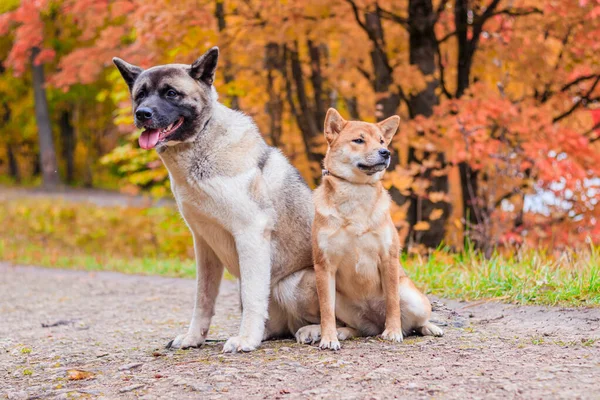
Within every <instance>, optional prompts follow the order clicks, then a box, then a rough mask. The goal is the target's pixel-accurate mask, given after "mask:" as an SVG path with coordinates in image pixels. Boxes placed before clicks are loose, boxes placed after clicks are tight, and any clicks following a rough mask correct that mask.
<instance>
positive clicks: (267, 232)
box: [223, 217, 272, 353]
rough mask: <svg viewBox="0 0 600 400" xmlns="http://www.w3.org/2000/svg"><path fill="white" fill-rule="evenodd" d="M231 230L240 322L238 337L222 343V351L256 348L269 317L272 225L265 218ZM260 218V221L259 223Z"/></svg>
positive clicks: (231, 351) (229, 351)
mask: <svg viewBox="0 0 600 400" xmlns="http://www.w3.org/2000/svg"><path fill="white" fill-rule="evenodd" d="M256 220H257V221H259V222H254V223H253V225H251V226H248V227H245V228H244V229H243V232H237V233H234V240H235V245H236V249H237V252H238V258H239V264H240V290H241V298H242V322H241V324H240V331H239V334H238V336H233V337H231V338H230V339H229V340H227V342H226V343H225V346H224V347H223V352H225V353H236V352H238V351H252V350H255V349H256V348H257V347H258V346H259V345H260V343H261V341H262V339H263V335H264V331H265V321H266V319H267V317H268V308H269V290H270V280H271V243H270V241H271V229H272V228H271V226H270V224H269V223H268V222H267V218H266V217H264V218H260V217H258V218H256ZM260 221H262V223H261V222H260Z"/></svg>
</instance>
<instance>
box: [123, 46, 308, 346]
mask: <svg viewBox="0 0 600 400" xmlns="http://www.w3.org/2000/svg"><path fill="white" fill-rule="evenodd" d="M218 56H219V51H218V49H217V48H216V47H215V48H212V49H211V50H209V51H208V52H207V53H206V54H204V55H203V56H202V57H200V58H199V59H198V60H197V61H196V62H195V63H194V64H192V65H184V64H169V65H163V66H158V67H153V68H150V69H147V70H143V69H142V68H139V67H136V66H134V65H131V64H128V63H126V62H125V61H123V60H120V59H117V58H116V59H114V63H115V64H116V66H117V67H118V68H119V71H120V72H121V75H122V76H123V78H124V79H125V81H126V82H127V84H128V85H129V89H130V91H131V96H132V99H133V109H134V114H135V122H136V125H137V126H138V127H139V128H145V131H144V132H143V133H142V135H141V136H140V146H141V147H143V148H146V149H151V148H156V150H157V151H158V154H159V155H160V158H161V159H162V161H163V162H164V164H165V166H166V167H167V169H168V171H169V177H170V180H171V188H172V191H173V195H174V197H175V200H176V201H177V205H178V207H179V210H180V212H181V214H182V215H183V217H184V219H185V221H186V223H187V225H188V226H189V228H190V230H191V231H192V235H193V238H194V249H195V253H196V263H197V292H196V304H195V308H194V313H193V316H192V321H191V323H190V327H189V330H188V332H187V333H186V334H183V335H180V336H177V337H176V338H175V339H174V340H173V341H171V342H170V344H169V346H170V347H175V348H187V347H197V346H199V345H201V344H202V343H203V342H204V340H205V338H206V336H207V334H208V328H209V326H210V321H211V318H212V316H213V314H214V305H215V299H216V297H217V294H218V291H219V284H220V282H221V277H222V275H223V267H226V268H227V269H228V270H229V272H231V273H232V274H233V275H235V276H236V277H238V278H239V279H240V286H241V290H240V292H241V302H242V321H241V326H240V330H239V334H238V335H237V336H234V337H232V338H230V339H229V340H228V341H227V342H226V343H225V346H224V348H223V351H225V352H236V351H250V350H254V349H256V347H257V346H258V345H259V344H260V343H261V341H262V340H263V339H266V338H270V337H277V336H284V335H293V333H295V332H296V330H297V329H298V328H300V327H302V326H304V325H306V324H307V323H317V322H318V312H319V310H318V301H317V293H316V288H315V279H314V270H313V267H312V260H311V245H310V226H311V223H312V219H313V215H314V210H313V205H312V201H311V192H310V189H309V188H308V187H307V186H306V184H305V183H304V181H303V180H302V178H301V177H300V175H299V173H298V171H297V170H296V169H295V168H294V167H292V166H291V165H290V163H289V162H288V161H287V159H286V158H285V157H284V156H283V154H282V153H281V152H280V151H279V150H277V149H275V148H272V147H269V146H267V144H266V143H265V142H264V140H263V139H262V137H261V135H260V133H259V132H258V129H257V128H256V126H255V125H254V123H253V121H252V120H251V119H250V118H249V117H247V116H245V115H244V114H242V113H240V112H237V111H234V110H231V109H229V108H227V107H225V106H224V105H222V104H220V103H219V102H218V101H217V93H216V91H215V89H214V87H213V85H212V84H213V80H214V76H215V69H216V66H217V59H218ZM267 318H268V322H267V323H266V327H265V321H267Z"/></svg>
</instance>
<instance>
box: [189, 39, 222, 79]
mask: <svg viewBox="0 0 600 400" xmlns="http://www.w3.org/2000/svg"><path fill="white" fill-rule="evenodd" d="M218 60H219V48H218V47H216V46H215V47H213V48H212V49H210V50H208V51H207V52H206V53H204V54H202V55H201V56H200V58H199V59H197V60H196V61H195V62H194V63H193V64H192V68H191V69H190V75H191V76H192V78H194V79H196V80H199V81H202V82H204V83H206V84H207V85H209V86H210V85H212V84H213V82H214V81H215V71H216V69H217V61H218Z"/></svg>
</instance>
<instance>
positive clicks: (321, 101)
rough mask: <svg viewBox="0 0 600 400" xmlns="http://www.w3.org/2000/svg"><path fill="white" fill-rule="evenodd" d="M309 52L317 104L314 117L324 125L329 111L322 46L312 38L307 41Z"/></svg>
mask: <svg viewBox="0 0 600 400" xmlns="http://www.w3.org/2000/svg"><path fill="white" fill-rule="evenodd" d="M307 45H308V53H309V55H310V70H311V75H310V81H311V84H312V87H313V97H314V104H315V112H314V118H315V120H316V123H317V125H318V126H320V127H322V126H323V124H324V123H325V114H326V113H327V103H328V101H327V95H326V93H325V90H324V88H323V73H322V71H321V53H322V52H323V47H322V46H315V44H314V43H313V41H312V40H308V41H307Z"/></svg>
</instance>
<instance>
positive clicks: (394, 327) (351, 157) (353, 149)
mask: <svg viewBox="0 0 600 400" xmlns="http://www.w3.org/2000/svg"><path fill="white" fill-rule="evenodd" d="M399 122H400V117H398V116H393V117H390V118H388V119H386V120H385V121H382V122H380V123H378V124H370V123H366V122H358V121H345V120H344V119H343V118H342V117H341V115H340V114H339V113H338V112H337V111H336V110H335V109H333V108H330V109H329V111H328V112H327V116H326V117H325V138H326V140H327V143H328V145H329V148H328V150H327V155H326V156H325V160H324V165H325V171H326V173H325V174H324V177H323V182H322V183H321V185H320V186H319V187H318V188H317V189H316V190H315V192H314V202H315V220H314V223H313V227H312V243H313V259H314V262H315V271H316V280H317V288H318V294H319V303H320V308H321V325H320V326H319V325H313V326H306V327H303V328H301V329H300V330H299V331H298V332H297V334H296V337H297V339H298V341H299V342H314V341H316V340H318V339H319V337H320V339H321V343H320V347H321V348H327V349H333V350H339V348H340V342H339V340H343V339H346V338H348V337H351V336H358V335H361V336H373V335H379V334H381V335H382V337H383V338H384V339H388V340H392V341H395V342H401V341H402V338H403V334H404V335H407V334H408V333H411V332H413V331H416V332H418V333H420V334H422V335H435V336H441V335H442V334H443V332H442V330H441V329H440V328H438V327H437V326H435V325H434V324H432V323H431V322H429V317H430V315H431V304H430V303H429V300H428V299H427V297H425V296H424V295H423V294H422V293H421V292H420V291H419V290H418V289H417V288H416V287H415V285H414V284H413V283H412V281H411V280H410V278H409V277H408V276H406V273H405V272H404V270H403V269H402V267H401V266H400V260H399V257H400V254H399V253H400V240H399V239H398V233H397V231H396V228H395V226H394V223H393V222H392V218H391V216H390V201H391V200H390V195H389V194H388V192H387V191H386V190H385V188H384V187H383V185H382V184H381V182H380V181H381V178H382V177H383V174H384V172H385V170H386V168H387V167H388V166H389V164H390V152H389V150H388V149H387V146H388V145H389V144H390V142H391V140H392V137H393V136H394V134H395V133H396V130H397V129H398V124H399ZM401 311H402V312H401ZM336 319H337V321H339V322H341V323H342V324H343V325H345V326H344V327H341V328H336ZM382 332H383V333H382Z"/></svg>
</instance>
